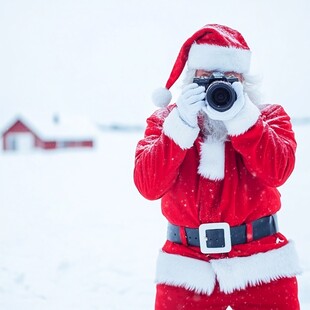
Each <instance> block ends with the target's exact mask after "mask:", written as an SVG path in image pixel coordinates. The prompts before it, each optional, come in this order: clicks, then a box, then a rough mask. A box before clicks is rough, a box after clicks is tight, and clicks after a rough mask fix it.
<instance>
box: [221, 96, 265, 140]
mask: <svg viewBox="0 0 310 310" xmlns="http://www.w3.org/2000/svg"><path fill="white" fill-rule="evenodd" d="M259 116H260V111H259V109H258V107H257V106H256V105H255V104H254V103H252V102H251V101H250V100H249V99H248V98H247V97H246V102H245V105H244V107H243V108H242V110H241V111H240V112H239V113H238V114H237V115H236V116H235V117H234V118H232V119H230V120H227V121H224V124H225V126H226V128H227V132H228V134H229V135H231V136H238V135H241V134H243V133H245V132H246V131H247V130H248V129H250V128H251V127H252V126H253V125H254V124H255V123H256V122H257V120H258V118H259Z"/></svg>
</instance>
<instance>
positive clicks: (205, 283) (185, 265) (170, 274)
mask: <svg viewBox="0 0 310 310" xmlns="http://www.w3.org/2000/svg"><path fill="white" fill-rule="evenodd" d="M155 282H156V283H158V284H159V283H161V284H168V285H172V286H179V287H184V288H186V289H188V290H192V291H196V292H197V293H203V294H208V295H211V293H212V292H213V290H214V286H215V273H214V271H213V270H212V267H211V264H209V263H207V262H204V261H201V260H197V259H192V258H189V257H185V256H181V255H174V254H167V253H165V252H159V255H158V259H157V268H156V279H155Z"/></svg>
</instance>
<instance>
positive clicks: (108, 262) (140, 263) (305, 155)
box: [0, 125, 310, 310]
mask: <svg viewBox="0 0 310 310" xmlns="http://www.w3.org/2000/svg"><path fill="white" fill-rule="evenodd" d="M295 130H296V133H297V140H298V142H299V149H298V154H297V155H298V156H297V159H298V161H297V165H296V170H295V172H294V174H293V175H292V177H291V179H290V180H289V182H288V183H287V184H286V185H285V186H283V187H282V188H281V192H282V198H283V210H282V211H281V212H280V215H279V217H280V219H279V220H280V228H281V230H282V232H283V233H284V234H286V235H287V236H288V237H289V238H290V239H293V240H295V242H296V245H297V248H298V251H299V254H300V259H301V264H302V266H303V268H304V275H303V276H301V277H299V283H300V300H301V303H302V309H304V310H306V309H310V296H309V294H307V292H308V293H309V292H310V261H309V259H308V256H307V255H308V253H309V250H310V243H309V239H310V231H309V230H308V229H307V228H308V226H309V225H308V221H309V220H308V219H309V215H310V211H309V200H310V197H309V196H310V191H309V190H308V189H307V182H308V179H309V178H308V176H309V172H310V162H309V158H310V146H309V144H308V143H307V141H309V139H310V127H309V126H308V125H300V126H296V128H295ZM141 135H142V133H141V132H139V133H117V132H114V133H113V132H110V133H104V134H102V136H101V140H100V143H99V145H98V147H97V149H96V150H95V151H83V152H81V151H78V152H48V153H47V152H44V153H43V152H39V153H31V154H0V249H1V252H0V309H1V310H71V309H72V310H73V309H74V310H91V309H100V310H101V309H105V310H112V309H118V310H123V309H128V310H129V309H132V310H137V309H152V308H153V299H154V293H155V291H154V284H153V278H154V267H155V261H156V257H157V253H158V250H159V248H160V247H161V245H162V243H163V242H164V239H165V221H164V220H163V218H162V216H161V214H160V209H159V202H149V201H146V200H145V199H143V198H142V197H141V196H140V195H139V194H138V192H137V190H136V189H135V187H134V185H133V182H132V169H133V159H134V149H135V145H136V142H137V140H138V139H139V138H140V137H141Z"/></svg>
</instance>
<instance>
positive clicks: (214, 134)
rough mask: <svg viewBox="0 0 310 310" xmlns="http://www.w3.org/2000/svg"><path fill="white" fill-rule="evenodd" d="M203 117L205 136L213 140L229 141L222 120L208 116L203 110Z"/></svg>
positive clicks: (202, 129)
mask: <svg viewBox="0 0 310 310" xmlns="http://www.w3.org/2000/svg"><path fill="white" fill-rule="evenodd" d="M201 115H202V117H203V126H202V128H201V131H202V133H203V136H204V137H205V138H207V139H210V140H211V141H212V142H216V141H218V142H222V143H224V142H225V141H227V129H226V127H225V125H224V123H223V122H222V121H218V120H213V119H211V118H209V117H208V115H207V114H206V113H204V112H201Z"/></svg>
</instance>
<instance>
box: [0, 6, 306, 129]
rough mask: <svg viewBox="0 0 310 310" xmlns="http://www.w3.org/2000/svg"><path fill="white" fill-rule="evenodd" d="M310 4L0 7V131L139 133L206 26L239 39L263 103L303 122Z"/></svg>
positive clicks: (174, 89) (175, 91)
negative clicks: (86, 122) (63, 126)
mask: <svg viewBox="0 0 310 310" xmlns="http://www.w3.org/2000/svg"><path fill="white" fill-rule="evenodd" d="M309 3H310V2H309V1H308V0H294V1H287V0H272V1H270V0H251V1H248V0H235V1H230V0H226V1H225V0H223V1H214V0H213V1H208V0H191V1H189V0H169V1H167V0H154V1H147V0H133V1H131V0H127V1H124V0H26V1H25V0H0V107H1V113H0V125H2V124H3V123H4V122H7V121H9V120H10V118H11V117H13V116H14V115H16V114H19V113H24V114H25V113H26V114H28V115H35V116H41V115H42V116H43V115H44V116H48V115H53V114H55V113H59V114H66V115H83V116H86V117H89V118H91V119H93V120H96V121H99V122H105V123H109V122H130V123H135V122H138V123H142V124H143V123H144V119H145V117H146V116H148V115H149V114H150V113H152V111H153V110H154V108H155V107H154V106H153V104H152V102H151V93H152V91H153V90H154V89H156V88H157V87H160V86H164V85H165V83H166V80H167V78H168V75H169V73H170V70H171V69H172V65H173V63H174V61H175V59H176V57H177V54H178V52H179V49H180V47H181V45H182V44H183V42H184V41H185V40H186V39H187V38H188V37H189V36H191V35H192V34H193V33H194V32H195V31H196V30H198V29H199V28H200V27H202V26H203V25H205V24H207V23H220V24H226V25H228V26H230V27H233V28H235V29H237V30H239V31H240V32H241V33H242V34H243V35H244V37H245V39H246V41H247V42H248V44H249V46H250V48H251V49H252V51H253V53H254V55H253V63H254V68H255V71H258V72H260V73H262V74H263V75H264V90H265V93H266V98H267V99H268V100H269V101H271V102H277V103H281V104H283V105H284V106H285V108H286V109H287V110H288V112H289V113H290V114H291V115H293V116H310V108H309V105H310V103H309V86H308V84H309V78H308V73H309V71H310V70H309V67H310V66H309V55H310V43H309V32H310V22H309V12H310V4H309ZM172 90H173V92H174V94H175V96H176V94H177V93H178V88H177V87H174V88H173V89H172Z"/></svg>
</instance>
